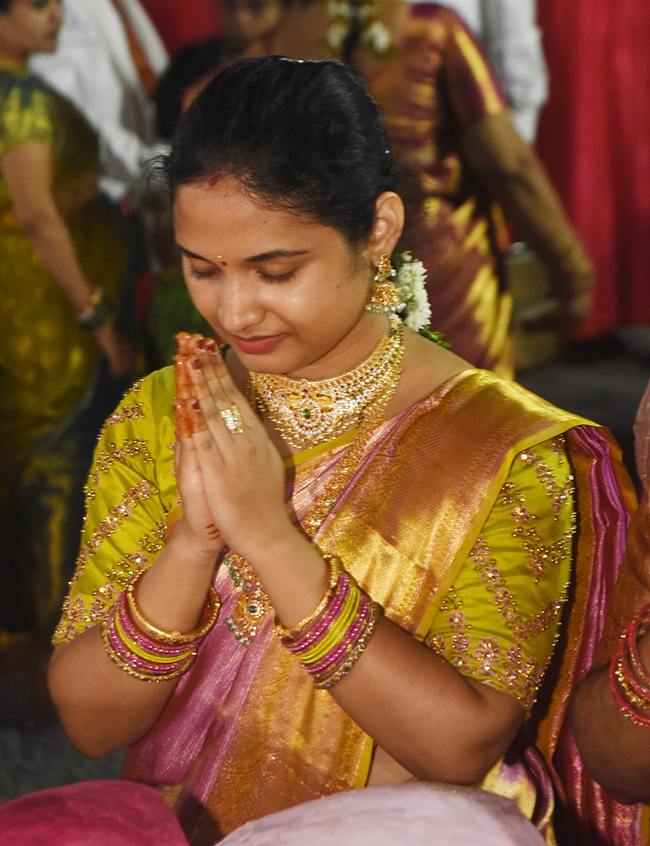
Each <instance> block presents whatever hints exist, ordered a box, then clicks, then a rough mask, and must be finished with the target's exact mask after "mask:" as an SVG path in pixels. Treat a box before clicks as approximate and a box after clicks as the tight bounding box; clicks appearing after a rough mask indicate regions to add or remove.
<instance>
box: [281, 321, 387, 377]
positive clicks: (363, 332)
mask: <svg viewBox="0 0 650 846" xmlns="http://www.w3.org/2000/svg"><path fill="white" fill-rule="evenodd" d="M387 333H388V319H387V318H386V317H384V316H380V315H376V314H370V313H368V312H364V314H363V316H362V317H361V319H360V320H359V321H358V323H357V324H356V325H355V326H354V328H353V329H352V330H351V331H350V332H348V334H347V335H346V336H345V337H344V338H343V339H342V340H341V341H339V343H338V344H337V345H336V346H335V347H334V348H333V349H331V350H329V351H328V352H327V353H325V354H324V355H322V356H321V357H320V358H319V359H317V360H316V361H313V362H311V364H308V365H307V366H305V367H302V368H300V369H299V370H297V371H295V372H294V373H287V374H286V375H287V376H289V377H290V378H292V379H309V380H310V381H318V380H320V379H331V378H332V377H333V376H340V375H341V374H342V373H347V372H348V371H349V370H354V368H355V367H357V366H358V365H359V364H361V362H362V361H364V360H365V359H366V358H368V356H369V355H370V354H371V352H372V351H373V350H374V348H375V347H376V346H377V344H378V343H379V340H380V339H381V338H382V337H383V336H384V335H386V334H387Z"/></svg>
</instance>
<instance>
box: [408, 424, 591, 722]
mask: <svg viewBox="0 0 650 846" xmlns="http://www.w3.org/2000/svg"><path fill="white" fill-rule="evenodd" d="M574 500H575V495H574V477H573V474H572V471H571V466H570V464H569V459H568V457H567V453H566V449H565V442H564V438H563V437H559V438H555V439H553V440H551V441H547V442H545V443H543V444H540V445H538V446H537V447H535V449H534V450H533V449H528V450H526V451H525V452H522V453H521V454H520V455H519V456H517V458H516V459H515V460H514V462H513V464H512V468H511V470H510V474H509V476H508V479H507V481H506V483H505V484H504V486H503V488H502V489H501V492H500V494H499V496H498V498H497V501H496V503H495V504H494V507H493V508H492V511H491V512H490V515H489V516H488V518H487V520H486V522H485V525H484V527H483V530H482V531H481V534H480V536H479V537H478V539H477V540H476V543H475V544H474V547H473V549H472V551H471V552H470V554H469V556H468V558H467V560H466V562H465V563H464V565H463V567H462V568H461V570H460V571H459V573H458V576H457V578H456V579H455V582H454V584H453V585H452V587H451V588H450V589H449V591H448V593H447V595H446V596H445V598H444V599H443V601H442V603H441V605H440V610H439V613H438V614H437V615H436V618H435V619H434V621H433V624H432V627H431V630H430V631H429V633H428V635H427V638H426V641H425V643H426V644H427V646H430V647H431V648H432V649H434V650H435V651H436V652H438V653H439V654H440V655H442V656H444V657H445V658H446V659H447V660H448V661H449V662H450V663H451V664H453V665H454V666H455V667H457V669H458V670H460V672H461V673H463V675H465V676H468V677H470V678H472V679H475V680H476V681H480V682H482V683H483V684H486V685H489V686H490V687H493V688H496V689H497V690H500V691H502V692H504V693H508V694H510V695H511V696H514V697H515V698H516V699H518V700H519V701H520V702H521V703H522V705H523V706H524V707H525V708H526V710H527V711H528V712H529V711H530V709H531V708H532V706H533V704H534V701H535V695H536V692H537V688H538V687H539V684H540V682H541V680H542V677H543V675H544V671H545V670H546V667H547V665H548V662H549V661H550V659H551V656H552V653H553V648H554V645H555V641H556V639H557V636H558V631H559V622H560V611H561V609H562V606H563V604H564V602H565V601H566V598H567V592H568V585H569V578H570V572H571V563H572V554H573V535H574V533H575V527H576V516H575V503H574Z"/></svg>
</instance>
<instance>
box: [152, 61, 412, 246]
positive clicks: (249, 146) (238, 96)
mask: <svg viewBox="0 0 650 846" xmlns="http://www.w3.org/2000/svg"><path fill="white" fill-rule="evenodd" d="M215 175H221V176H232V177H233V178H235V179H236V180H237V181H238V182H239V183H240V185H241V186H242V187H243V189H244V190H245V191H247V192H248V193H250V194H251V195H252V196H254V197H255V198H256V199H259V200H261V201H262V202H263V203H268V204H269V206H272V207H274V208H281V209H284V210H287V211H291V212H295V213H298V214H305V215H308V216H310V217H312V218H313V219H314V220H316V221H318V222H319V223H323V224H325V225H328V226H331V227H333V228H334V229H337V230H338V231H339V232H340V233H341V234H342V235H344V236H345V237H346V238H347V239H348V241H349V242H350V243H351V244H355V245H356V244H359V243H361V242H362V241H364V240H367V238H369V236H370V234H371V231H372V225H373V221H374V216H375V201H376V199H377V197H379V195H380V194H382V193H383V192H384V191H395V190H396V187H397V171H396V166H395V162H394V160H393V157H392V155H391V154H390V151H389V146H388V140H387V138H386V133H385V130H384V127H383V124H382V121H381V118H380V116H379V111H378V109H377V105H376V103H375V102H374V100H373V99H372V98H371V96H370V95H369V94H368V92H367V91H366V89H365V88H364V86H363V85H362V83H361V82H360V81H359V80H358V79H357V78H356V77H355V76H354V75H353V74H352V73H351V72H350V71H349V70H348V69H347V68H346V67H345V66H344V65H342V64H341V63H340V62H336V61H332V60H322V61H307V62H300V61H296V60H293V59H286V58H284V57H282V56H265V57H263V58H251V59H238V60H237V61H236V62H233V64H231V65H230V66H229V67H227V68H226V69H225V70H223V71H222V72H221V73H220V74H218V75H217V76H216V77H215V78H214V79H213V80H212V81H211V82H210V83H209V84H208V85H207V86H206V88H205V89H204V90H203V91H202V92H201V94H200V95H199V96H198V97H197V99H196V100H195V102H194V103H193V104H192V106H191V107H190V108H189V109H188V111H187V113H186V115H185V116H184V117H183V119H182V120H181V122H180V124H179V126H178V128H177V130H176V134H175V136H174V140H173V144H172V151H171V154H170V156H169V159H168V161H167V176H168V180H169V187H170V189H171V192H172V195H173V194H175V193H176V191H177V190H178V188H179V187H180V186H181V185H187V184H192V183H197V182H201V181H203V180H204V179H208V178H209V177H211V176H215Z"/></svg>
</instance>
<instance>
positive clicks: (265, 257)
mask: <svg viewBox="0 0 650 846" xmlns="http://www.w3.org/2000/svg"><path fill="white" fill-rule="evenodd" d="M176 246H177V247H178V249H179V250H180V251H181V252H182V253H183V255H186V256H187V257H188V258H194V259H198V260H199V261H205V262H208V264H214V262H213V261H212V260H211V259H207V258H205V257H204V256H200V255H199V254H198V253H193V252H192V251H191V250H188V249H186V248H185V247H183V246H182V245H181V244H177V245H176ZM308 252H309V251H308V250H269V251H268V252H266V253H258V254H257V255H256V256H249V257H248V258H246V259H244V261H249V262H260V261H271V260H272V259H277V258H292V257H293V256H304V255H307V253H308Z"/></svg>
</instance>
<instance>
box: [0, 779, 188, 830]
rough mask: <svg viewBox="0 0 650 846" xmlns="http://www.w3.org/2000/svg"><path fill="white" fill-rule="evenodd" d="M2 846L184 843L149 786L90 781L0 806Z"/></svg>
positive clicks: (28, 796)
mask: <svg viewBox="0 0 650 846" xmlns="http://www.w3.org/2000/svg"><path fill="white" fill-rule="evenodd" d="M0 843H2V846H118V844H119V846H187V840H186V839H185V836H184V834H183V832H182V830H181V827H180V825H179V823H178V820H177V819H176V817H175V816H174V814H173V813H172V811H171V810H170V809H169V808H168V807H167V805H166V804H165V803H164V801H163V799H162V797H161V796H160V794H159V793H158V792H157V791H156V790H154V788H153V787H148V786H147V785H144V784H134V783H133V782H128V781H89V782H84V783H82V784H71V785H68V786H66V787H55V788H53V789H51V790H41V791H39V792H37V793H29V794H27V796H21V797H20V798H19V799H13V800H12V801H11V802H6V803H5V804H4V805H2V807H0Z"/></svg>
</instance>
